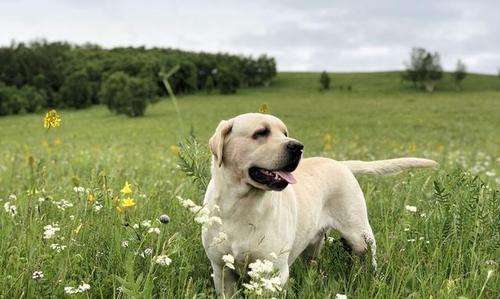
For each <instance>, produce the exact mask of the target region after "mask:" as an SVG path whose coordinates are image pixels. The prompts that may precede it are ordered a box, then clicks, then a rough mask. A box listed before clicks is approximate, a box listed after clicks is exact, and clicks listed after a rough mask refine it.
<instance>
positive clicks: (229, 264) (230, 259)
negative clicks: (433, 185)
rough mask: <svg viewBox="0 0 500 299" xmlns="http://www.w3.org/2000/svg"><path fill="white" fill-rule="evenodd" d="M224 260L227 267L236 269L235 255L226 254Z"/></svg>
mask: <svg viewBox="0 0 500 299" xmlns="http://www.w3.org/2000/svg"><path fill="white" fill-rule="evenodd" d="M222 261H223V262H224V263H225V265H226V267H228V268H230V269H233V270H234V257H233V256H232V255H231V254H229V253H228V254H226V255H224V256H222Z"/></svg>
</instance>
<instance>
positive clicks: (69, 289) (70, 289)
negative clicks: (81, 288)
mask: <svg viewBox="0 0 500 299" xmlns="http://www.w3.org/2000/svg"><path fill="white" fill-rule="evenodd" d="M64 292H65V293H66V294H70V295H71V294H76V293H78V289H75V288H74V287H64Z"/></svg>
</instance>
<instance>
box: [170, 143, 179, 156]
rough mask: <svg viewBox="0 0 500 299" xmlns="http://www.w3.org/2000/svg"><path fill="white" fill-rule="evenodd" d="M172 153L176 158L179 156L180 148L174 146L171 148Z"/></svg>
mask: <svg viewBox="0 0 500 299" xmlns="http://www.w3.org/2000/svg"><path fill="white" fill-rule="evenodd" d="M170 152H171V153H172V154H174V155H176V156H177V155H179V147H177V145H175V144H172V145H171V146H170Z"/></svg>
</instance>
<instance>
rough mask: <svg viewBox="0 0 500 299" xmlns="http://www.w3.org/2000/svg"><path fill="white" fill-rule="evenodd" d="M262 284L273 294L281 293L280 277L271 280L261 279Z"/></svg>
mask: <svg viewBox="0 0 500 299" xmlns="http://www.w3.org/2000/svg"><path fill="white" fill-rule="evenodd" d="M261 283H262V286H263V287H264V288H265V289H267V290H269V291H271V292H276V291H281V280H280V278H279V277H273V278H270V279H266V278H261Z"/></svg>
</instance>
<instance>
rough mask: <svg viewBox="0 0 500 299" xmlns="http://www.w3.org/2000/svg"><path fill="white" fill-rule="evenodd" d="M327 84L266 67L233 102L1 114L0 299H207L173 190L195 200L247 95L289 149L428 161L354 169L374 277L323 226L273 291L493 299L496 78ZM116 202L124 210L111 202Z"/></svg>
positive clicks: (391, 75)
mask: <svg viewBox="0 0 500 299" xmlns="http://www.w3.org/2000/svg"><path fill="white" fill-rule="evenodd" d="M331 77H332V85H333V86H332V88H331V89H330V90H328V91H319V90H318V88H319V83H318V78H319V74H317V73H279V74H278V76H277V77H276V78H275V79H274V81H273V82H272V84H271V86H269V87H258V88H252V89H241V90H239V91H238V93H237V94H234V95H224V96H223V95H219V94H217V93H212V94H206V93H204V92H200V93H195V94H189V95H179V96H178V97H177V101H178V108H179V109H178V110H176V109H175V106H174V105H173V103H172V101H171V100H170V99H167V98H165V99H162V100H161V101H160V102H158V103H156V104H153V105H150V106H149V107H148V108H147V110H146V114H145V116H144V117H139V118H128V117H125V116H117V115H114V114H112V113H111V112H109V111H108V110H107V108H106V107H105V106H102V105H101V106H93V107H92V108H89V109H86V110H81V111H76V110H61V111H58V112H59V114H60V116H61V118H62V123H61V126H60V127H59V128H52V129H45V128H44V127H43V116H44V113H45V111H44V112H43V113H42V112H41V113H37V114H25V115H16V116H6V117H1V118H0V205H1V207H0V252H3V254H2V255H1V256H0V298H62V297H75V298H152V297H153V298H213V297H215V291H214V289H213V283H212V280H211V276H210V275H211V268H210V264H209V261H208V259H207V258H206V256H205V253H204V250H203V247H202V244H201V237H200V235H201V226H200V225H199V224H198V223H196V222H195V221H194V218H195V215H193V213H191V212H190V211H189V210H187V209H185V208H184V207H183V206H182V205H181V204H180V203H179V200H178V197H181V198H183V199H191V200H193V201H194V202H195V203H197V204H201V203H202V198H203V184H204V182H206V181H207V180H208V178H209V173H207V169H208V165H209V158H210V155H209V153H208V149H207V145H206V144H207V141H208V138H209V137H210V136H211V134H212V133H213V131H214V129H215V127H216V126H217V124H218V122H219V121H220V120H221V119H228V118H231V117H232V116H235V115H237V114H241V113H246V112H257V111H259V107H260V106H261V105H262V104H263V103H266V104H267V105H268V107H269V113H271V114H273V115H276V116H277V117H279V118H281V119H282V120H283V121H284V122H285V124H287V126H288V129H289V132H290V136H292V137H294V138H296V139H298V140H300V141H302V143H303V144H304V145H305V149H304V156H318V155H321V156H326V157H330V158H333V159H338V160H345V159H350V160H352V159H360V160H374V159H385V158H394V157H407V156H417V157H425V158H430V159H434V160H436V161H438V162H439V163H440V165H439V167H438V168H437V169H425V170H415V171H409V172H405V173H401V174H398V175H395V176H388V177H371V176H361V177H359V181H360V184H361V186H362V189H363V190H364V192H365V196H366V200H367V204H368V212H369V219H370V222H371V225H372V227H373V229H374V233H375V237H376V239H377V242H378V249H377V250H378V264H379V272H378V273H376V274H375V273H372V272H371V271H370V267H369V264H368V263H367V262H366V261H365V260H364V259H362V258H359V257H355V256H350V255H349V254H348V253H346V252H345V251H344V249H343V247H342V244H341V242H340V241H339V238H338V235H336V234H335V232H332V233H331V235H330V236H329V237H328V238H327V242H326V245H325V247H324V249H323V252H322V254H321V257H320V258H319V259H318V260H316V261H315V262H314V263H312V264H305V263H303V262H301V261H298V262H296V264H294V266H293V269H292V273H291V276H290V277H291V278H290V280H289V282H288V284H287V285H286V286H285V287H284V291H283V292H282V293H277V294H275V295H274V296H275V297H276V298H285V297H286V298H335V296H336V294H345V295H347V297H348V298H460V297H463V298H498V297H499V296H500V278H499V277H500V273H499V270H500V269H499V266H498V264H499V263H500V217H499V215H500V194H499V192H500V191H499V189H500V187H499V186H500V134H499V132H500V129H499V128H500V80H499V79H498V78H497V77H494V76H487V75H475V74H469V75H468V77H467V78H466V79H465V80H464V83H463V90H462V91H457V90H456V88H455V85H454V83H453V81H452V79H451V75H449V74H445V77H444V79H443V80H442V82H440V83H439V84H438V86H437V90H436V91H435V92H433V93H426V92H422V91H416V90H414V89H413V88H412V87H411V86H410V85H408V84H403V83H401V80H400V74H399V73H397V72H387V73H352V74H351V73H334V74H331ZM349 87H350V88H349ZM192 136H194V138H195V140H196V141H193V137H192ZM179 152H180V157H182V159H181V158H179ZM126 182H128V183H129V184H130V187H131V191H132V192H131V193H126V194H125V193H123V192H121V191H123V190H122V188H123V187H124V185H125V183H126ZM129 197H130V198H131V199H133V202H134V203H135V204H134V205H133V206H130V207H127V208H125V209H124V210H122V211H118V210H117V209H116V207H117V205H119V203H120V202H122V200H123V199H124V198H129ZM407 206H411V207H412V208H410V209H407ZM413 207H416V212H414V209H413ZM161 215H168V216H169V218H170V222H169V223H161V222H160V221H158V219H159V217H160V216H161ZM158 257H163V258H165V257H168V258H169V259H170V260H171V263H168V265H166V264H167V263H165V262H164V263H161V262H159V258H158ZM40 273H41V274H40ZM88 287H90V288H88ZM72 292H73V293H74V294H71V293H72Z"/></svg>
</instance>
